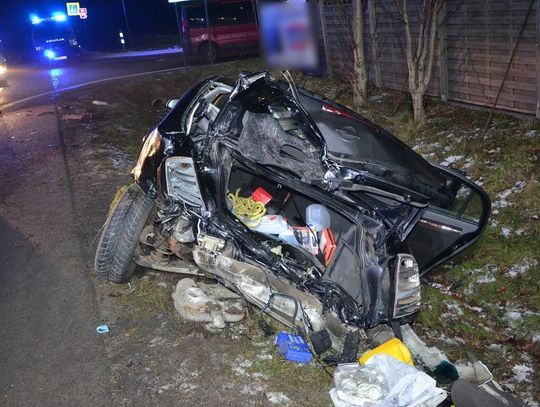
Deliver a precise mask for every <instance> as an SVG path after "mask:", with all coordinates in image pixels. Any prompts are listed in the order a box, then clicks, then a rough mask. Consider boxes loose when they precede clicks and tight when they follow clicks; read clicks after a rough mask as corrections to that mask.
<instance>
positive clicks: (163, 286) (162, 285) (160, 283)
mask: <svg viewBox="0 0 540 407" xmlns="http://www.w3.org/2000/svg"><path fill="white" fill-rule="evenodd" d="M157 285H158V287H162V288H167V287H168V285H167V283H166V282H165V281H160V282H159V283H157Z"/></svg>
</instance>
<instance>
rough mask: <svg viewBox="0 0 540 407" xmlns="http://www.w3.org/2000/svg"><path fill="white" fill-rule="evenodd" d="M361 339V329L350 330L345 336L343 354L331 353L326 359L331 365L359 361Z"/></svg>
mask: <svg viewBox="0 0 540 407" xmlns="http://www.w3.org/2000/svg"><path fill="white" fill-rule="evenodd" d="M359 339H360V332H359V331H349V332H347V335H346V336H345V343H344V344H343V353H342V354H341V356H337V355H331V356H328V357H326V358H325V359H324V361H325V362H326V363H328V364H329V365H337V364H340V363H352V362H356V361H357V356H358V340H359Z"/></svg>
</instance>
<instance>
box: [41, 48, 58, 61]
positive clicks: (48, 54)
mask: <svg viewBox="0 0 540 407" xmlns="http://www.w3.org/2000/svg"><path fill="white" fill-rule="evenodd" d="M43 55H45V57H47V58H49V59H54V58H56V53H55V52H54V51H53V50H52V49H46V50H45V51H44V52H43Z"/></svg>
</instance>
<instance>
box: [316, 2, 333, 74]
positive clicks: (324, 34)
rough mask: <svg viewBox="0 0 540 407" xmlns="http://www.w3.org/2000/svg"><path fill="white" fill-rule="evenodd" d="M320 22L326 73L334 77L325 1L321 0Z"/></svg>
mask: <svg viewBox="0 0 540 407" xmlns="http://www.w3.org/2000/svg"><path fill="white" fill-rule="evenodd" d="M319 20H320V22H321V28H322V37H323V46H324V58H325V62H326V72H328V76H329V77H332V75H333V69H332V59H331V58H330V49H329V48H328V35H327V34H328V33H327V32H326V17H325V15H324V0H319Z"/></svg>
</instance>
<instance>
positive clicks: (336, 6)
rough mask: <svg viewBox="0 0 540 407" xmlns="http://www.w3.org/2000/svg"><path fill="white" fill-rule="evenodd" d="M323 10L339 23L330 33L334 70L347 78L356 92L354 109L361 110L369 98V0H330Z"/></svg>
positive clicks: (344, 80)
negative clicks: (366, 39) (366, 34)
mask: <svg viewBox="0 0 540 407" xmlns="http://www.w3.org/2000/svg"><path fill="white" fill-rule="evenodd" d="M326 4H329V5H331V7H330V8H327V9H323V11H322V13H325V12H326V13H327V16H325V17H327V18H329V19H332V20H333V21H334V25H335V26H338V27H339V28H338V29H337V32H334V33H332V34H331V35H330V36H331V37H332V39H333V41H332V42H333V44H332V45H333V47H332V48H331V49H327V50H326V51H327V52H328V53H329V57H330V61H329V62H330V63H331V70H332V73H334V74H335V75H337V76H339V77H340V78H341V79H343V82H345V83H346V84H347V86H350V88H351V89H352V93H353V106H352V107H353V108H354V109H355V110H359V109H360V108H361V107H362V105H363V104H364V103H365V102H366V101H367V93H368V92H367V89H368V87H367V85H368V72H369V66H368V64H367V61H366V59H365V54H364V52H365V50H364V19H363V18H364V13H365V10H364V6H365V4H366V1H365V0H329V1H328V2H327V3H326Z"/></svg>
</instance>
